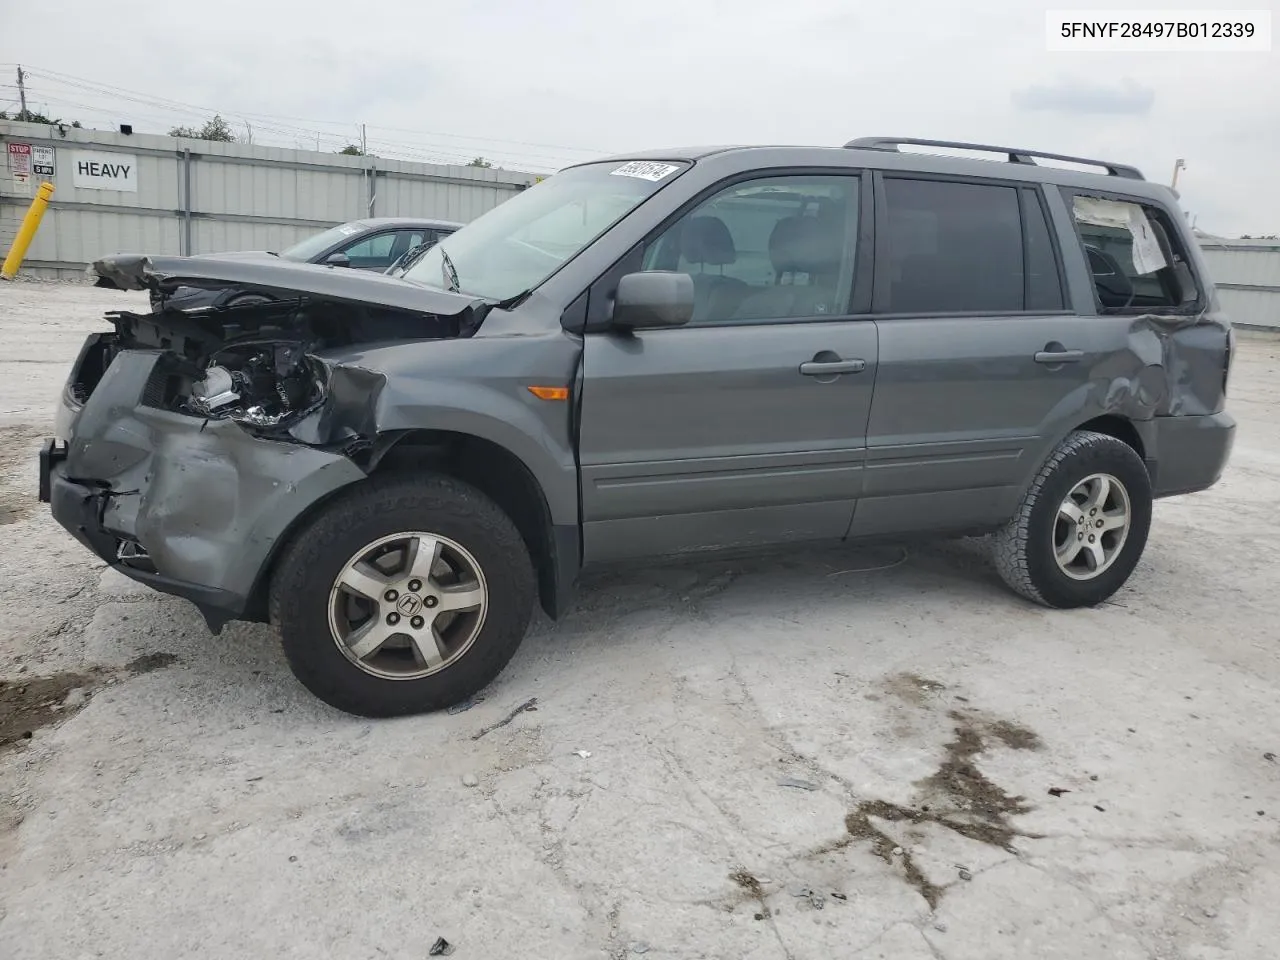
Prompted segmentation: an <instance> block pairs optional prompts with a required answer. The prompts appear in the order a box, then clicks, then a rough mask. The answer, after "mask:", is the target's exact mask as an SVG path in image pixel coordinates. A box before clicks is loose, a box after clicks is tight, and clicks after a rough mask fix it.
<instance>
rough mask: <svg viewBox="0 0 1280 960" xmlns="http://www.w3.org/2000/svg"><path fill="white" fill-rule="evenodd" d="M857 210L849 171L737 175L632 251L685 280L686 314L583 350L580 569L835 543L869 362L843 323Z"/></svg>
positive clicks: (861, 430) (867, 349) (853, 474)
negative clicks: (674, 322)
mask: <svg viewBox="0 0 1280 960" xmlns="http://www.w3.org/2000/svg"><path fill="white" fill-rule="evenodd" d="M864 206H865V204H864V203H862V201H861V190H860V179H859V177H857V176H856V175H830V176H817V175H807V176H800V175H796V176H778V177H770V178H763V179H754V180H746V181H740V182H737V183H734V184H732V185H730V186H727V187H725V188H723V189H721V190H720V191H719V192H717V193H716V194H714V195H713V196H712V197H710V198H709V199H707V200H705V201H704V202H702V203H700V204H697V205H696V206H695V207H694V209H692V210H691V211H689V212H688V213H687V214H685V215H684V216H682V217H680V218H679V219H678V220H677V221H676V222H674V223H673V224H671V225H670V226H669V227H668V228H666V229H664V230H662V231H660V232H659V233H658V234H657V235H656V236H655V237H653V238H651V240H650V241H649V242H647V243H646V244H645V248H644V254H643V261H642V262H643V265H644V268H645V269H668V270H670V269H675V270H680V271H684V272H688V273H690V274H691V275H692V276H693V279H694V286H695V290H696V292H697V293H696V306H695V312H694V318H693V320H692V321H691V322H690V323H689V324H688V325H687V326H685V327H679V328H673V329H662V330H646V331H639V332H636V333H634V334H619V333H596V334H589V335H587V337H586V338H585V339H586V343H585V346H584V358H583V387H582V413H581V436H580V440H579V447H580V456H581V471H582V515H583V521H584V554H585V556H584V559H585V560H587V561H588V562H593V561H601V560H614V559H621V558H625V557H638V556H649V555H658V554H676V553H689V552H695V551H702V550H710V549H723V548H734V547H757V546H760V545H762V544H768V543H782V542H788V541H808V540H823V539H831V540H838V539H840V538H841V537H843V536H844V535H845V533H846V531H847V529H848V525H849V521H850V519H851V517H852V514H853V505H854V501H855V500H856V498H857V496H858V492H859V489H860V486H861V478H862V471H863V467H864V460H865V456H866V424H867V417H868V413H869V411H870V409H871V396H872V387H873V385H874V382H875V374H876V363H877V342H876V328H875V325H874V324H873V323H871V322H869V321H867V320H865V319H864V320H854V319H850V317H849V314H850V309H851V302H853V301H851V292H852V291H853V289H854V286H855V284H854V274H855V266H856V264H857V262H858V256H859V251H858V249H857V247H858V238H859V234H860V229H861V228H862V226H863V225H862V224H861V223H860V219H861V216H862V215H863V212H864V211H863V208H864ZM593 296H594V293H593Z"/></svg>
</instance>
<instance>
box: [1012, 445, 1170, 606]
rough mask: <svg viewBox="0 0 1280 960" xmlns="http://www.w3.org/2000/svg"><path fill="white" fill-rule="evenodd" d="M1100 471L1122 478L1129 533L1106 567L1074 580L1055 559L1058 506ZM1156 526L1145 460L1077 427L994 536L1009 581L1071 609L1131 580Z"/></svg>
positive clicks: (1022, 590)
mask: <svg viewBox="0 0 1280 960" xmlns="http://www.w3.org/2000/svg"><path fill="white" fill-rule="evenodd" d="M1099 473H1101V474H1106V475H1109V476H1111V477H1114V478H1115V479H1116V480H1118V481H1119V482H1120V483H1121V484H1122V485H1123V487H1124V489H1125V492H1126V493H1127V494H1128V498H1129V516H1130V520H1129V529H1128V534H1127V536H1126V538H1125V540H1124V543H1123V546H1122V547H1120V549H1119V552H1118V554H1117V555H1116V556H1115V559H1114V560H1112V561H1111V563H1110V565H1109V566H1107V567H1106V568H1105V569H1104V570H1102V572H1101V573H1099V574H1097V575H1096V576H1094V578H1093V579H1089V580H1079V579H1074V578H1072V577H1070V576H1068V575H1067V574H1066V573H1064V572H1063V571H1062V570H1061V569H1060V568H1059V565H1058V563H1057V561H1056V559H1055V553H1054V528H1055V524H1056V522H1057V519H1058V508H1059V506H1060V505H1061V504H1062V503H1063V501H1064V500H1065V499H1066V497H1067V495H1068V494H1069V493H1070V492H1071V491H1072V490H1073V489H1074V488H1075V487H1076V485H1077V484H1079V483H1080V482H1081V481H1083V480H1085V479H1086V478H1087V477H1090V476H1092V475H1094V474H1099ZM1150 528H1151V478H1150V476H1149V475H1148V474H1147V468H1146V465H1145V464H1144V463H1143V462H1142V458H1141V457H1139V456H1138V454H1137V453H1136V452H1135V451H1134V449H1133V448H1132V447H1130V446H1129V445H1128V444H1126V443H1124V442H1122V441H1120V440H1117V439H1116V438H1115V437H1110V436H1107V435H1106V434H1102V433H1094V432H1092V431H1088V430H1077V431H1075V432H1074V433H1072V434H1071V435H1070V436H1068V437H1067V438H1066V439H1065V440H1064V441H1063V442H1062V443H1061V444H1059V445H1058V447H1057V448H1056V449H1055V450H1054V451H1053V453H1052V454H1051V455H1050V456H1049V458H1048V459H1047V460H1046V461H1045V463H1044V465H1043V466H1042V467H1041V468H1040V472H1039V473H1038V474H1037V475H1036V478H1035V479H1034V480H1033V481H1032V483H1031V486H1030V487H1029V488H1028V490H1027V492H1026V494H1025V495H1024V496H1023V498H1022V502H1021V504H1019V506H1018V511H1017V513H1015V514H1014V516H1013V519H1012V520H1010V521H1009V523H1008V524H1006V525H1005V526H1004V527H1003V528H1002V529H1001V530H1000V531H998V532H997V533H996V534H995V535H994V536H993V537H992V557H993V560H994V561H995V566H996V570H997V571H998V572H999V574H1000V577H1001V579H1003V580H1004V582H1005V583H1006V584H1008V585H1009V587H1010V588H1011V589H1012V590H1013V591H1014V592H1015V593H1018V594H1021V595H1022V596H1024V597H1026V598H1027V599H1028V600H1031V601H1034V602H1035V603H1039V604H1043V605H1044V606H1047V607H1058V608H1064V609H1065V608H1070V607H1090V606H1095V605H1097V604H1099V603H1102V602H1103V601H1104V600H1106V599H1108V598H1109V597H1110V596H1111V595H1112V594H1114V593H1115V592H1116V591H1117V590H1119V589H1120V588H1121V587H1122V586H1124V584H1125V581H1127V580H1128V579H1129V576H1130V575H1131V574H1132V573H1133V570H1134V568H1135V567H1136V566H1137V565H1138V560H1139V559H1140V558H1141V557H1142V551H1143V549H1144V548H1145V547H1146V543H1147V534H1148V532H1149V531H1150Z"/></svg>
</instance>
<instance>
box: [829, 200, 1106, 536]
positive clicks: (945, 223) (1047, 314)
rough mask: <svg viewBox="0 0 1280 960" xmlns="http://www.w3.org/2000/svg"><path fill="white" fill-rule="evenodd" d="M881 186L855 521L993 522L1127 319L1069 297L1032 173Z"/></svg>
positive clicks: (876, 526) (950, 525)
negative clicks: (1006, 179) (869, 377)
mask: <svg viewBox="0 0 1280 960" xmlns="http://www.w3.org/2000/svg"><path fill="white" fill-rule="evenodd" d="M878 196H879V199H880V200H882V203H881V204H880V205H879V207H878V209H877V214H876V230H877V247H876V254H877V256H876V267H877V271H876V272H877V276H876V293H875V312H876V316H877V319H876V323H877V326H878V327H879V330H880V369H879V372H878V376H877V381H876V395H875V402H874V404H873V406H872V410H871V419H870V423H869V425H868V439H867V444H868V450H867V469H866V477H865V483H864V489H863V499H862V500H861V501H860V502H859V504H858V508H857V515H856V516H855V518H854V521H853V525H852V527H851V533H852V534H853V535H855V536H872V535H880V534H894V533H906V532H913V531H929V532H944V531H956V532H961V531H964V530H967V529H971V528H972V529H976V528H981V527H984V526H987V525H990V524H993V523H999V522H1001V521H1002V520H1004V519H1006V518H1007V517H1009V516H1011V515H1012V513H1013V511H1014V509H1015V507H1016V504H1017V502H1018V499H1019V498H1020V497H1021V495H1022V486H1023V484H1024V482H1025V480H1026V477H1027V475H1028V472H1029V471H1030V470H1033V469H1034V467H1035V466H1037V465H1038V463H1039V462H1040V460H1041V459H1042V458H1043V457H1044V456H1045V455H1046V453H1047V449H1048V447H1049V446H1050V445H1051V444H1052V443H1054V442H1056V440H1057V438H1058V437H1060V436H1061V435H1063V434H1064V433H1065V432H1066V431H1067V430H1069V429H1070V428H1071V426H1073V425H1074V424H1077V423H1079V422H1080V419H1081V413H1082V411H1085V410H1087V409H1088V404H1089V402H1090V401H1089V389H1090V388H1089V383H1090V376H1091V371H1092V370H1093V369H1094V368H1095V365H1096V363H1097V362H1098V360H1099V359H1100V358H1102V357H1105V356H1106V355H1107V354H1108V352H1109V351H1114V350H1115V349H1116V347H1117V344H1116V342H1114V341H1116V339H1117V337H1119V338H1120V340H1121V341H1123V325H1117V322H1116V320H1115V318H1113V317H1097V316H1092V317H1089V316H1079V315H1075V314H1073V313H1072V312H1071V311H1069V310H1067V309H1066V302H1065V300H1064V296H1063V290H1062V282H1061V273H1060V270H1059V267H1058V258H1057V256H1056V255H1055V248H1054V244H1053V242H1052V241H1051V238H1050V231H1049V222H1050V220H1049V219H1048V218H1047V216H1046V207H1045V204H1044V201H1043V199H1042V198H1041V196H1040V193H1039V190H1038V189H1035V188H1031V187H1020V186H1018V185H1017V184H1007V183H1006V184H1000V183H991V182H972V181H961V180H948V179H921V178H912V177H910V176H885V178H884V180H883V189H882V190H881V191H880V193H879V195H878Z"/></svg>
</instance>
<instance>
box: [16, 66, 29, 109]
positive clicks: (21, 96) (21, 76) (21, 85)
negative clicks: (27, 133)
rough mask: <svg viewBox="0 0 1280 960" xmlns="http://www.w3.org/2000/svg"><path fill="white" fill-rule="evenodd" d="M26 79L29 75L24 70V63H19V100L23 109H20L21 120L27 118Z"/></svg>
mask: <svg viewBox="0 0 1280 960" xmlns="http://www.w3.org/2000/svg"><path fill="white" fill-rule="evenodd" d="M26 79H27V75H26V73H24V72H23V70H22V65H21V64H19V65H18V100H19V102H20V103H21V104H22V107H21V109H20V110H19V111H18V119H19V120H26V119H27V85H26V83H25V81H26Z"/></svg>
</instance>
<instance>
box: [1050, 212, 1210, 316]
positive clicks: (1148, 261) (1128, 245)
mask: <svg viewBox="0 0 1280 960" xmlns="http://www.w3.org/2000/svg"><path fill="white" fill-rule="evenodd" d="M1072 211H1073V213H1074V214H1075V221H1076V232H1077V233H1078V234H1079V236H1080V242H1081V243H1082V244H1083V245H1084V253H1085V257H1086V259H1087V260H1088V263H1089V272H1090V274H1091V275H1092V277H1093V286H1094V293H1095V295H1096V297H1097V301H1098V306H1099V307H1100V308H1101V309H1102V310H1104V311H1122V310H1139V311H1145V310H1152V309H1165V310H1168V309H1173V308H1176V307H1178V306H1180V305H1181V304H1182V303H1183V301H1184V299H1186V300H1194V299H1195V298H1196V291H1195V287H1194V281H1193V280H1192V279H1191V273H1190V270H1189V268H1188V266H1187V263H1186V259H1185V257H1184V256H1183V255H1182V252H1181V250H1180V249H1176V248H1174V246H1173V245H1172V242H1171V238H1170V236H1169V232H1168V231H1167V230H1166V229H1165V227H1164V225H1163V224H1162V223H1161V222H1160V221H1161V215H1160V214H1159V212H1158V211H1156V210H1154V209H1150V208H1146V207H1144V206H1142V205H1141V204H1138V203H1130V202H1126V201H1120V200H1108V199H1104V198H1102V197H1087V196H1076V197H1074V198H1073V199H1072ZM1184 293H1185V294H1186V296H1185V298H1184Z"/></svg>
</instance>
